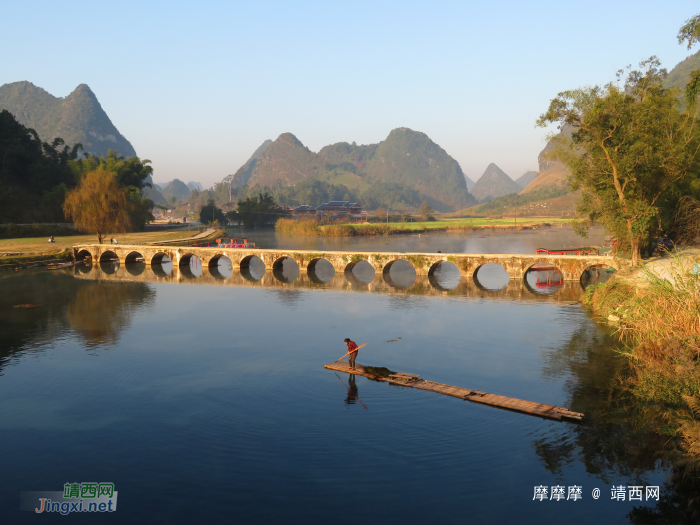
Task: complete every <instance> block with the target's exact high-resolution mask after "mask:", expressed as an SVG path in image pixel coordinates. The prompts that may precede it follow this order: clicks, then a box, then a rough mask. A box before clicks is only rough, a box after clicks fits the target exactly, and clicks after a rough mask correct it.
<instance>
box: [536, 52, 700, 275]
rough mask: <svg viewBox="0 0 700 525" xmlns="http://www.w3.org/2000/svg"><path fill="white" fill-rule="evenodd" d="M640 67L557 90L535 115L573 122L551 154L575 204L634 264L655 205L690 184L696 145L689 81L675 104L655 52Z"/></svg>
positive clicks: (545, 120) (669, 202)
mask: <svg viewBox="0 0 700 525" xmlns="http://www.w3.org/2000/svg"><path fill="white" fill-rule="evenodd" d="M640 66H641V69H640V70H631V71H627V73H626V74H625V71H620V72H619V73H618V83H610V84H607V85H606V86H604V87H602V88H601V87H599V86H595V87H586V88H581V89H576V90H572V91H565V92H562V93H559V95H558V96H557V97H556V98H554V99H553V100H552V101H551V103H550V105H549V109H548V110H547V112H546V113H544V114H543V115H542V116H541V117H540V118H539V120H538V125H540V126H547V125H549V124H551V123H557V124H559V125H560V126H572V127H573V129H574V132H573V134H572V136H571V138H570V139H568V138H566V137H565V136H563V135H561V136H560V137H559V139H558V141H559V143H558V146H557V147H556V148H555V150H554V151H553V153H552V156H553V157H554V158H557V159H558V160H560V161H562V162H563V163H564V164H566V165H567V166H568V168H569V169H570V171H571V176H570V178H569V184H570V186H571V189H572V190H574V191H575V190H581V194H582V199H581V201H580V203H579V206H578V210H579V211H580V212H582V213H584V214H586V215H587V216H588V218H589V220H591V221H596V222H599V223H601V224H602V225H603V226H605V227H606V229H607V230H608V231H610V232H612V233H613V234H614V235H615V236H616V237H617V238H618V239H620V240H622V241H624V242H625V243H626V244H627V245H628V246H629V249H630V251H631V255H632V261H633V263H634V264H636V263H637V262H638V261H639V256H640V246H641V245H642V243H644V242H645V241H647V240H648V239H649V238H650V237H651V236H653V235H654V234H655V233H656V231H657V229H658V228H659V227H660V226H661V219H662V215H663V210H662V207H666V208H669V209H671V210H672V209H673V207H674V206H675V202H677V200H678V198H680V195H681V194H682V193H683V192H682V191H681V189H680V186H682V185H683V184H686V185H687V184H688V183H689V179H690V178H691V177H692V175H691V174H692V173H693V171H694V169H693V168H694V167H695V166H694V165H695V162H696V160H697V157H698V151H699V148H700V141H699V140H698V130H697V120H696V119H697V104H696V100H697V93H695V95H694V94H693V93H692V90H693V89H697V87H694V84H693V82H691V83H690V84H688V88H687V92H686V95H687V100H688V102H689V104H688V105H687V107H685V108H684V109H682V106H683V101H682V99H681V98H680V97H679V93H678V91H677V90H676V89H666V88H664V85H663V80H664V78H665V76H666V71H665V70H664V69H661V68H660V63H659V61H658V60H657V59H656V57H652V58H650V59H649V60H646V61H644V62H642V63H641V64H640ZM693 95H694V96H693Z"/></svg>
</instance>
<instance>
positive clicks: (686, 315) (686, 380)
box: [586, 255, 700, 473]
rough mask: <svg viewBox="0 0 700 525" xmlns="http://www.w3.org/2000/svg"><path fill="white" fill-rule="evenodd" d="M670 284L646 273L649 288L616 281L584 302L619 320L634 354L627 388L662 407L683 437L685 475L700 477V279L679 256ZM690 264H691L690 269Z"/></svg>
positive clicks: (621, 334)
mask: <svg viewBox="0 0 700 525" xmlns="http://www.w3.org/2000/svg"><path fill="white" fill-rule="evenodd" d="M673 257H674V260H673V262H672V263H671V265H670V267H669V268H668V273H669V275H668V278H663V277H660V276H659V275H657V274H655V273H653V272H651V271H649V270H648V269H646V268H645V269H643V270H642V272H643V276H644V279H645V286H643V287H638V286H634V285H632V284H630V283H627V282H625V281H623V280H619V279H613V280H612V281H609V282H608V283H605V284H603V285H599V286H596V287H594V288H593V289H592V290H591V291H589V292H588V293H587V296H586V302H587V304H588V305H589V306H590V307H591V308H592V310H593V311H594V312H595V313H596V315H597V316H599V317H602V318H605V319H606V320H607V319H608V316H609V315H615V316H616V317H617V318H618V319H619V324H618V325H617V328H616V331H617V334H618V336H619V337H620V339H621V340H623V341H626V342H627V343H628V344H629V345H630V348H631V350H630V351H628V352H627V353H626V355H627V356H628V358H629V359H630V366H631V367H632V369H633V372H634V373H633V374H632V377H631V379H629V383H628V386H629V388H630V390H631V391H632V392H633V394H634V395H635V396H636V397H637V398H638V399H640V400H642V401H643V402H646V403H649V404H653V405H660V406H661V407H663V410H664V411H665V416H666V419H667V420H668V421H669V423H670V425H671V428H670V429H669V433H671V434H676V435H678V434H680V436H682V438H683V442H682V444H681V447H682V450H683V454H684V457H683V459H682V462H683V464H684V470H685V471H687V472H696V473H697V472H700V422H699V421H698V420H697V418H700V274H695V273H693V272H692V271H691V268H692V266H693V264H692V262H696V261H689V260H688V259H687V258H686V259H683V258H682V257H681V256H679V255H675V256H673ZM689 262H690V263H691V264H689Z"/></svg>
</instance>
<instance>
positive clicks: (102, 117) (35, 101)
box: [0, 81, 136, 157]
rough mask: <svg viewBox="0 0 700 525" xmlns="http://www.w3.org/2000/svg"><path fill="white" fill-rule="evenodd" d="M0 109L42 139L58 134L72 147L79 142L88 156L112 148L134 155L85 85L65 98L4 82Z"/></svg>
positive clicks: (34, 88)
mask: <svg viewBox="0 0 700 525" xmlns="http://www.w3.org/2000/svg"><path fill="white" fill-rule="evenodd" d="M0 109H6V110H8V111H9V112H10V113H12V114H13V115H14V116H15V118H16V119H17V121H18V122H19V123H21V124H23V125H25V126H27V127H29V128H33V129H34V130H36V132H37V133H38V134H39V137H40V138H41V140H43V141H46V142H51V141H52V140H53V139H55V138H56V137H60V138H62V139H63V140H64V141H65V142H66V144H68V145H71V146H72V145H73V144H77V143H81V144H82V145H83V151H84V152H86V153H90V154H91V155H97V156H106V155H107V152H108V151H109V150H111V149H112V150H117V152H118V153H119V155H124V156H125V157H135V156H136V151H135V150H134V148H133V146H132V145H131V143H130V142H129V141H128V140H127V139H126V138H125V137H124V136H123V135H122V134H121V133H119V130H118V129H117V128H116V127H115V126H114V124H112V121H111V120H110V118H109V117H108V116H107V113H105V112H104V110H103V109H102V106H101V105H100V103H99V101H98V100H97V97H96V96H95V94H94V93H93V92H92V91H91V90H90V88H89V87H88V86H87V84H80V85H79V86H78V87H77V88H75V90H74V91H73V92H72V93H71V94H70V95H68V96H67V97H65V98H58V97H54V96H53V95H52V94H50V93H48V92H47V91H45V90H43V89H42V88H40V87H37V86H35V85H34V84H32V83H31V82H26V81H22V82H12V83H11V84H4V85H3V86H0Z"/></svg>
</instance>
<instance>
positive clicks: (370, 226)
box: [275, 218, 571, 237]
mask: <svg viewBox="0 0 700 525" xmlns="http://www.w3.org/2000/svg"><path fill="white" fill-rule="evenodd" d="M569 222H571V221H570V219H551V218H537V219H527V220H525V221H520V222H518V221H517V220H514V219H486V218H466V219H465V218H455V219H443V220H438V221H424V222H388V223H360V224H326V225H322V224H319V223H318V221H315V220H307V221H304V220H293V219H284V218H282V219H279V220H278V221H277V223H276V224H275V229H276V230H277V231H278V232H282V233H293V234H297V235H309V236H319V237H354V236H362V235H368V236H369V235H400V234H416V233H430V232H450V231H454V232H461V231H475V230H516V231H517V230H531V229H536V228H545V227H548V226H552V225H553V224H568V223H569Z"/></svg>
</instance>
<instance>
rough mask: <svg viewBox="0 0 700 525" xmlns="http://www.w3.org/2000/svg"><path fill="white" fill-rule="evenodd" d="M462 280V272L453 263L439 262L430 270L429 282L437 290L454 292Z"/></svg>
mask: <svg viewBox="0 0 700 525" xmlns="http://www.w3.org/2000/svg"><path fill="white" fill-rule="evenodd" d="M461 280H462V272H460V271H459V268H458V267H457V265H456V264H455V263H454V262H452V261H447V260H445V261H438V262H436V263H434V264H433V265H432V266H431V267H430V269H429V270H428V282H429V283H430V285H431V286H432V287H433V288H435V289H436V290H440V291H443V292H444V291H449V290H454V289H455V288H457V286H459V283H460V281H461Z"/></svg>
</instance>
